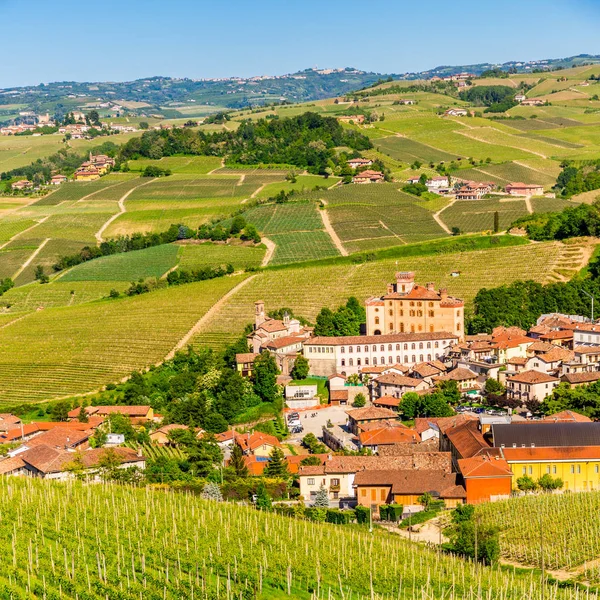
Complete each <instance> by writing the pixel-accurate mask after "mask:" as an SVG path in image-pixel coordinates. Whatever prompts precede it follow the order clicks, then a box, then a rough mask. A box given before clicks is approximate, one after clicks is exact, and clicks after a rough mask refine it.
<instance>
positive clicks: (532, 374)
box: [506, 369, 560, 385]
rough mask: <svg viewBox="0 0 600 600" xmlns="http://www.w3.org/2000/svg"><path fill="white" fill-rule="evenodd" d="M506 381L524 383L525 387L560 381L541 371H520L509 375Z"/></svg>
mask: <svg viewBox="0 0 600 600" xmlns="http://www.w3.org/2000/svg"><path fill="white" fill-rule="evenodd" d="M506 381H514V382H516V383H525V384H527V385H536V384H538V383H551V382H555V381H560V379H559V378H558V377H553V376H552V375H548V374H547V373H542V372H541V371H536V370H534V369H532V370H531V371H522V372H521V373H517V374H516V375H511V376H510V377H507V378H506Z"/></svg>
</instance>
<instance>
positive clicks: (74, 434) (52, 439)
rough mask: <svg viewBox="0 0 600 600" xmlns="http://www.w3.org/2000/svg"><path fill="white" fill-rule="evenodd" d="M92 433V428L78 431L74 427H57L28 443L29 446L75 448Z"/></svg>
mask: <svg viewBox="0 0 600 600" xmlns="http://www.w3.org/2000/svg"><path fill="white" fill-rule="evenodd" d="M92 434H93V431H91V430H87V431H77V430H74V429H67V428H62V427H56V428H54V429H50V430H49V431H46V432H44V433H41V434H40V435H36V436H35V437H32V438H31V439H29V440H27V442H26V445H27V447H28V448H34V447H35V446H50V447H53V448H75V447H76V446H78V445H79V444H82V443H83V442H85V441H86V440H88V439H89V438H90V437H91V436H92Z"/></svg>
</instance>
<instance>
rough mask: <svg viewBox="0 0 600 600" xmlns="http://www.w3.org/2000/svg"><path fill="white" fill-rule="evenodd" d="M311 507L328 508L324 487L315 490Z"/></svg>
mask: <svg viewBox="0 0 600 600" xmlns="http://www.w3.org/2000/svg"><path fill="white" fill-rule="evenodd" d="M313 506H316V507H317V508H329V494H328V493H327V489H326V488H325V486H323V485H322V486H321V487H320V488H319V489H318V490H317V493H316V494H315V501H314V502H313Z"/></svg>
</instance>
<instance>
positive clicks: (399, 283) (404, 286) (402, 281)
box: [396, 271, 415, 294]
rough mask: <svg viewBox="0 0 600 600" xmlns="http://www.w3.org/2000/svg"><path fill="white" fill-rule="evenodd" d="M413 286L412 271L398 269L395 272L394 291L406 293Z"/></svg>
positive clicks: (413, 275)
mask: <svg viewBox="0 0 600 600" xmlns="http://www.w3.org/2000/svg"><path fill="white" fill-rule="evenodd" d="M414 286H415V273H414V271H399V272H398V273H396V292H398V293H399V294H408V293H410V292H411V291H412V289H413V287H414Z"/></svg>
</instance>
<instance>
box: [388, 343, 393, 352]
mask: <svg viewBox="0 0 600 600" xmlns="http://www.w3.org/2000/svg"><path fill="white" fill-rule="evenodd" d="M391 351H392V345H391V344H388V352H391Z"/></svg>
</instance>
